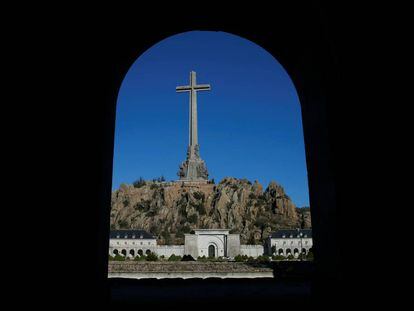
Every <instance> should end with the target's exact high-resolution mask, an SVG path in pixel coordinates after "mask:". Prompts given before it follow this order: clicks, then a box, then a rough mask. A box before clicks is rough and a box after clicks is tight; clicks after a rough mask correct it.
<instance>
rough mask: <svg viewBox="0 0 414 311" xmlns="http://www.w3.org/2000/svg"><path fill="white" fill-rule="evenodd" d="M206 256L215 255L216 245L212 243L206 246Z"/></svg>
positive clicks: (212, 256)
mask: <svg viewBox="0 0 414 311" xmlns="http://www.w3.org/2000/svg"><path fill="white" fill-rule="evenodd" d="M208 257H210V258H214V257H216V247H215V246H214V245H212V244H211V245H209V246H208Z"/></svg>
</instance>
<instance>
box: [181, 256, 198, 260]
mask: <svg viewBox="0 0 414 311" xmlns="http://www.w3.org/2000/svg"><path fill="white" fill-rule="evenodd" d="M181 261H195V259H194V258H193V256H191V255H184V256H183V258H182V259H181Z"/></svg>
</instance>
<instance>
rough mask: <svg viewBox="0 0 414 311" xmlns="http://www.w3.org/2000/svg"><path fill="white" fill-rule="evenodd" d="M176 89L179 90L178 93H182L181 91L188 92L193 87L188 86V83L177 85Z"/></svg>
mask: <svg viewBox="0 0 414 311" xmlns="http://www.w3.org/2000/svg"><path fill="white" fill-rule="evenodd" d="M175 90H176V91H177V93H180V92H188V91H191V87H190V86H188V85H186V86H177V87H176V88H175Z"/></svg>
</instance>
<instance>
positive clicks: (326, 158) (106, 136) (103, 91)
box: [90, 14, 343, 281]
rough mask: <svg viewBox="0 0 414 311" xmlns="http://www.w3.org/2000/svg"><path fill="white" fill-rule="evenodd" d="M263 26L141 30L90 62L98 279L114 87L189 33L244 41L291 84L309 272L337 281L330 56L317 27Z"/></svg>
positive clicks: (335, 87)
mask: <svg viewBox="0 0 414 311" xmlns="http://www.w3.org/2000/svg"><path fill="white" fill-rule="evenodd" d="M301 16H302V15H301ZM310 16H312V14H310ZM303 17H304V16H303ZM304 18H305V17H304ZM269 23H270V25H268V26H267V27H266V25H264V26H262V25H257V26H256V28H249V27H244V28H243V27H240V26H239V27H238V26H231V25H229V24H228V23H226V22H225V21H224V20H221V19H217V20H214V21H212V20H211V19H210V20H209V22H208V23H203V22H196V21H192V22H188V23H187V22H183V24H181V25H180V24H177V25H171V27H170V28H169V29H168V30H160V29H155V28H154V29H147V28H146V29H145V31H143V28H139V26H138V28H137V29H138V30H137V31H138V33H139V35H137V36H125V38H121V39H120V40H119V41H118V46H117V49H114V50H111V51H109V52H107V51H102V50H99V53H100V55H99V56H98V58H99V60H102V62H99V61H95V63H96V68H94V69H96V71H97V76H98V75H99V78H98V81H99V83H97V82H95V85H97V89H95V90H92V91H91V92H94V96H93V98H94V102H96V103H99V110H98V113H99V122H98V126H97V128H96V129H95V131H96V132H97V133H98V134H97V136H98V137H99V143H100V144H101V145H100V151H101V155H102V158H101V159H100V161H98V162H97V163H99V170H100V172H101V174H102V176H101V180H102V183H101V184H99V186H98V188H99V189H97V190H98V191H97V193H99V195H98V200H97V202H96V206H97V208H96V209H95V210H94V211H93V214H94V215H93V216H94V217H96V218H95V219H94V221H96V222H94V221H91V223H92V224H94V225H96V227H97V228H98V230H97V232H98V233H99V234H98V235H97V238H96V240H95V242H96V243H95V244H93V243H92V244H90V245H96V246H97V249H96V253H97V255H98V258H102V261H99V262H98V263H97V266H96V267H97V275H98V279H102V277H105V275H106V274H107V257H108V254H107V253H108V246H107V241H108V239H109V227H110V226H109V219H110V217H109V216H110V197H111V191H112V190H111V186H112V185H111V182H112V159H113V150H114V148H113V147H114V129H115V115H116V114H115V112H116V102H117V97H118V92H119V88H120V86H121V84H122V81H123V79H124V77H125V75H126V73H127V71H128V70H129V68H130V66H131V65H132V64H133V62H135V60H136V59H137V58H138V57H139V56H140V55H141V54H142V53H144V52H145V51H146V50H148V49H149V48H150V47H151V46H153V45H154V44H156V43H158V42H159V41H162V40H163V39H165V38H168V37H170V36H172V35H175V34H179V33H182V32H186V31H192V30H206V31H224V32H228V33H231V34H234V35H238V36H240V37H243V38H245V39H247V40H250V41H252V42H254V43H256V44H258V45H259V46H261V47H262V48H264V49H265V50H266V51H268V52H269V53H270V54H272V55H273V56H274V57H275V58H276V59H277V60H278V62H279V63H280V64H281V65H282V66H283V67H284V68H285V70H286V71H287V73H288V74H289V76H290V78H291V79H292V82H293V84H294V85H295V88H296V91H297V93H298V97H299V101H300V105H301V114H302V124H303V131H304V140H305V154H306V162H307V170H308V185H309V199H310V209H311V214H312V229H313V241H314V243H313V251H314V252H313V253H314V257H315V260H314V263H315V273H316V275H317V277H318V279H320V280H325V281H326V280H337V279H338V277H339V275H340V269H339V268H340V260H339V259H340V257H339V254H340V246H341V243H340V240H339V235H338V232H341V231H340V230H341V229H342V230H343V228H340V225H341V223H340V222H339V221H338V215H339V214H340V213H339V206H338V204H337V197H336V189H335V185H336V184H335V174H334V164H333V159H332V155H331V149H332V141H331V140H330V135H329V128H331V127H332V125H331V124H330V120H329V118H328V112H329V109H330V107H332V106H334V105H338V104H342V102H341V96H340V90H341V87H340V86H339V84H340V78H339V76H338V65H337V61H336V59H335V53H333V52H332V46H330V45H329V40H328V39H327V38H326V32H325V31H324V29H322V28H323V26H321V25H318V24H317V23H314V24H312V23H310V24H309V25H308V27H306V28H303V27H299V26H295V25H292V27H290V28H289V29H286V28H285V29H283V27H280V26H283V24H282V22H281V21H276V19H275V20H274V21H269ZM321 27H322V28H321ZM139 29H141V31H139ZM277 29H278V31H276V30H277ZM97 52H98V51H97Z"/></svg>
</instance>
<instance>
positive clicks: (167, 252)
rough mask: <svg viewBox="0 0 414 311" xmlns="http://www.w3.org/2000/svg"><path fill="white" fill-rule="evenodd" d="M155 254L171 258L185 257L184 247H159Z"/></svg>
mask: <svg viewBox="0 0 414 311" xmlns="http://www.w3.org/2000/svg"><path fill="white" fill-rule="evenodd" d="M154 252H155V253H156V254H157V255H158V256H164V257H165V258H169V257H170V256H171V255H172V254H174V255H176V256H184V245H157V246H156V247H155V249H154Z"/></svg>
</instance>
